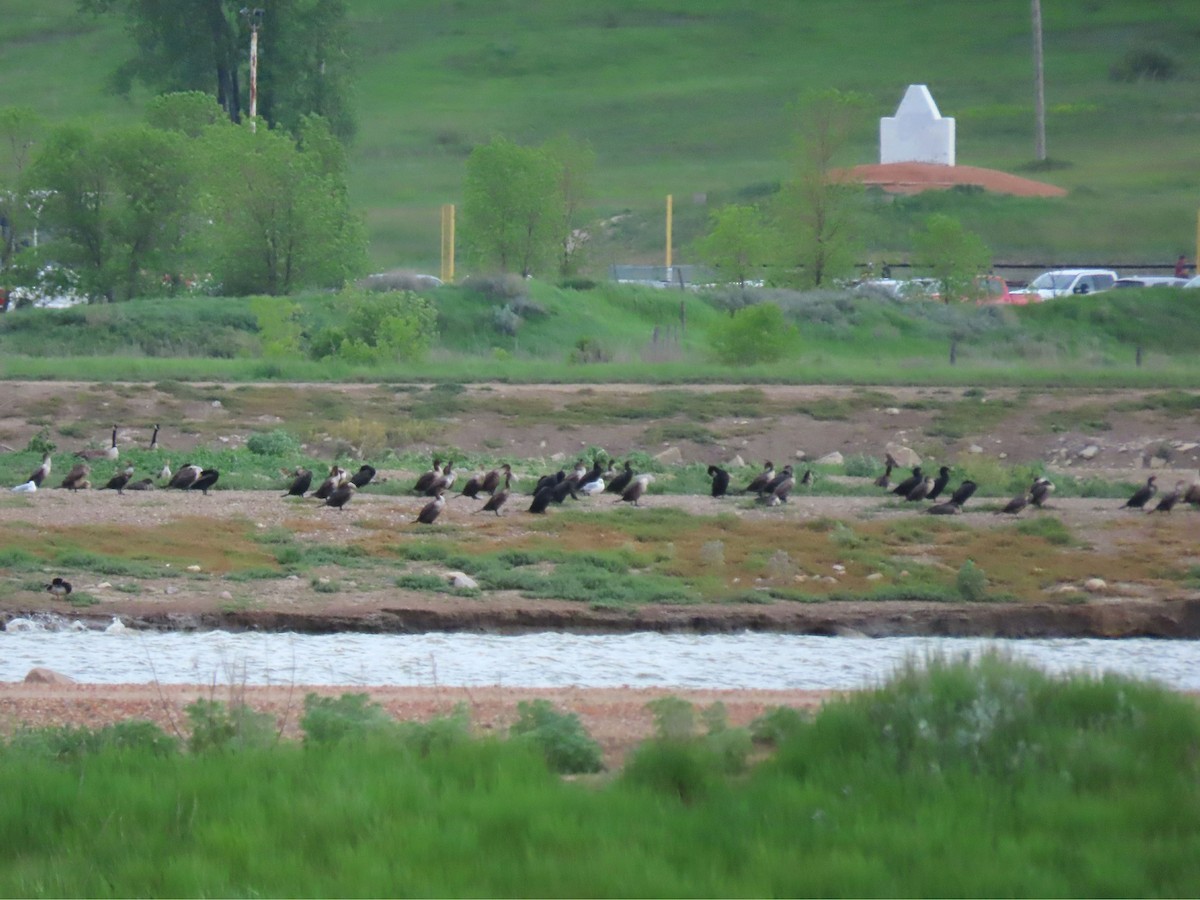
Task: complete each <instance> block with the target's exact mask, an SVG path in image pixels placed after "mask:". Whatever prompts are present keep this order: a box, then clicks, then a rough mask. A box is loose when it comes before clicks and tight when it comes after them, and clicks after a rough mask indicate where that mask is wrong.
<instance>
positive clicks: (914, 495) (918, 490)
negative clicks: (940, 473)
mask: <svg viewBox="0 0 1200 900" xmlns="http://www.w3.org/2000/svg"><path fill="white" fill-rule="evenodd" d="M933 484H934V480H933V479H932V478H930V477H929V476H926V477H924V478H922V479H921V480H920V481H919V482H917V483H916V484H915V485H913V487H912V489H911V490H910V491H909V492H908V493H907V494H905V495H904V499H905V500H912V501H914V502H915V501H917V500H924V499H925V498H926V497H928V496H929V492H930V491H932V490H933Z"/></svg>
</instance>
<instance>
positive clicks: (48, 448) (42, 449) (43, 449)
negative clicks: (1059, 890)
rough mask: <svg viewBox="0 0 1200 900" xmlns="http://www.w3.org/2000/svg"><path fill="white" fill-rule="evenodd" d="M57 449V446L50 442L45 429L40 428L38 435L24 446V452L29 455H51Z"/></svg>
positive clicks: (48, 434) (47, 431)
mask: <svg viewBox="0 0 1200 900" xmlns="http://www.w3.org/2000/svg"><path fill="white" fill-rule="evenodd" d="M56 449H58V445H57V444H55V443H54V441H52V440H50V432H49V430H48V429H46V428H41V429H39V430H38V433H37V434H35V435H34V436H33V437H31V438H30V439H29V443H28V444H26V445H25V450H26V452H29V453H53V452H54V451H55V450H56Z"/></svg>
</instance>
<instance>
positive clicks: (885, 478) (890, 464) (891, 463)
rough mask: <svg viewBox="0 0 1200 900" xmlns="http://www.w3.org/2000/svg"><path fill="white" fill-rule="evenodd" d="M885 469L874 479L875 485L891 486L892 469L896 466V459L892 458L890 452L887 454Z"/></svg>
mask: <svg viewBox="0 0 1200 900" xmlns="http://www.w3.org/2000/svg"><path fill="white" fill-rule="evenodd" d="M886 465H887V470H886V471H885V472H884V473H883V474H882V475H880V476H879V477H878V478H876V479H875V487H881V488H889V487H891V486H892V469H894V468H896V460H895V459H893V458H892V454H890V453H889V454H888V455H887V462H886Z"/></svg>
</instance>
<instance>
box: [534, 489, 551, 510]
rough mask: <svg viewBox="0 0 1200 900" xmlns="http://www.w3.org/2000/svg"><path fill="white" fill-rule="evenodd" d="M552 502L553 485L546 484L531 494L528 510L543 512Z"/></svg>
mask: <svg viewBox="0 0 1200 900" xmlns="http://www.w3.org/2000/svg"><path fill="white" fill-rule="evenodd" d="M552 502H554V487H553V485H547V486H546V487H543V488H541V489H540V490H539V491H538V492H537V493H536V494H534V495H533V502H532V503H530V504H529V511H530V512H531V513H544V512H545V511H546V508H547V507H548V506H549V505H550V504H551V503H552Z"/></svg>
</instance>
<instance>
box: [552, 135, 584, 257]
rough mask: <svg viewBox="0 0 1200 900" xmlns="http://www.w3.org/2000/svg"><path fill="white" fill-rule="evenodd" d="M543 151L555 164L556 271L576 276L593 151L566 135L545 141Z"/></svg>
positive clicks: (582, 244) (582, 248) (581, 254)
mask: <svg viewBox="0 0 1200 900" xmlns="http://www.w3.org/2000/svg"><path fill="white" fill-rule="evenodd" d="M545 150H546V152H548V153H549V154H550V156H551V157H552V158H553V159H554V161H555V163H557V165H558V190H559V194H560V196H561V198H562V217H563V218H562V224H561V225H560V226H559V232H560V234H559V242H558V274H559V277H561V278H569V277H570V276H572V275H577V274H578V273H579V271H580V269H581V268H582V266H583V264H584V248H585V247H586V244H587V236H586V235H585V234H584V232H583V224H584V221H583V211H584V205H585V204H586V203H587V201H588V197H589V194H590V185H589V182H590V179H591V176H592V170H593V169H594V168H595V166H596V154H595V152H594V151H593V150H592V148H591V146H590V145H589V144H587V143H585V142H583V141H578V140H575V139H574V138H571V137H568V136H566V135H563V136H561V137H558V138H555V139H554V140H552V141H550V142H548V143H547V144H546V145H545Z"/></svg>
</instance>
